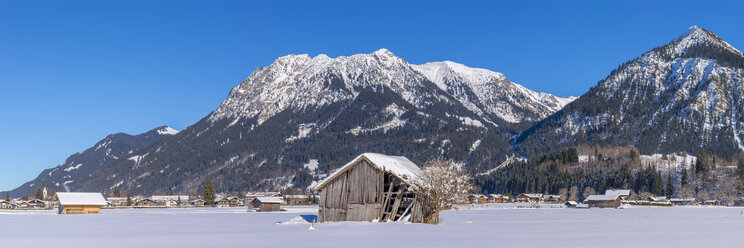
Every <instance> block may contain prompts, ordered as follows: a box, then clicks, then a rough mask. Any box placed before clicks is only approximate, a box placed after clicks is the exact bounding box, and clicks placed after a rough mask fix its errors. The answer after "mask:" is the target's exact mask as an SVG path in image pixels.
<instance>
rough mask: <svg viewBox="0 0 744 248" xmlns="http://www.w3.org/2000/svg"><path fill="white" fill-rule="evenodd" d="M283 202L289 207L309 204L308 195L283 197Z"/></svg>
mask: <svg viewBox="0 0 744 248" xmlns="http://www.w3.org/2000/svg"><path fill="white" fill-rule="evenodd" d="M284 201H285V202H286V203H287V204H290V205H298V204H308V203H310V196H309V195H285V196H284Z"/></svg>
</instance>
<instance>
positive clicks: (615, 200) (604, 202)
mask: <svg viewBox="0 0 744 248" xmlns="http://www.w3.org/2000/svg"><path fill="white" fill-rule="evenodd" d="M621 201H622V196H620V195H615V194H611V195H590V196H589V197H587V198H586V199H584V203H585V204H587V205H589V208H619V207H620V202H621Z"/></svg>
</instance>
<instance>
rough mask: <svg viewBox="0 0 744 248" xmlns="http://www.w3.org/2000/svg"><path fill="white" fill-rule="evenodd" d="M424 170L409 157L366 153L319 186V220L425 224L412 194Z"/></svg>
mask: <svg viewBox="0 0 744 248" xmlns="http://www.w3.org/2000/svg"><path fill="white" fill-rule="evenodd" d="M419 175H421V169H419V167H418V166H416V164H414V163H413V162H411V161H410V160H408V159H407V158H406V157H399V156H388V155H384V154H378V153H364V154H361V155H359V156H357V157H356V158H354V160H352V161H351V162H349V163H347V164H346V165H344V166H342V167H341V168H339V169H338V170H337V171H336V172H334V173H333V174H331V175H330V176H329V177H328V178H326V179H325V180H323V181H322V182H320V183H318V186H316V187H315V191H316V192H319V193H320V199H319V202H318V221H319V222H328V221H373V220H377V221H380V222H382V221H399V220H409V221H411V222H415V223H421V222H423V221H424V216H425V215H426V213H427V212H426V211H430V210H429V208H428V207H427V206H425V204H424V203H423V200H422V199H419V198H417V197H416V194H415V193H413V192H412V185H413V181H414V180H416V178H417V177H418V176H419Z"/></svg>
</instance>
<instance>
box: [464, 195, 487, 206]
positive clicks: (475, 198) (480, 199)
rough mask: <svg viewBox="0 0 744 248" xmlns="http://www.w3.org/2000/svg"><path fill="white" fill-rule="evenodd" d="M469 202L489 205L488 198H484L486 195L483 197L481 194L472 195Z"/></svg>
mask: <svg viewBox="0 0 744 248" xmlns="http://www.w3.org/2000/svg"><path fill="white" fill-rule="evenodd" d="M468 201H469V202H470V203H474V204H477V203H487V202H488V198H487V197H486V196H484V195H481V194H471V195H469V196H468Z"/></svg>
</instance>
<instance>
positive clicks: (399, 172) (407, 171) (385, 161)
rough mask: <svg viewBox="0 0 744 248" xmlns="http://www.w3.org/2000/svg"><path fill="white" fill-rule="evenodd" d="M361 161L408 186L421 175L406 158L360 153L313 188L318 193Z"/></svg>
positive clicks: (419, 170) (418, 169)
mask: <svg viewBox="0 0 744 248" xmlns="http://www.w3.org/2000/svg"><path fill="white" fill-rule="evenodd" d="M361 160H366V161H367V162H369V164H370V165H372V166H373V167H375V168H377V169H378V170H381V171H384V172H389V173H391V174H392V175H394V176H395V177H398V178H400V179H401V180H403V181H404V182H406V183H409V184H410V183H411V182H412V180H415V179H416V178H418V177H419V175H421V169H420V168H419V167H418V166H417V165H416V164H414V163H413V162H411V160H408V158H406V157H403V156H389V155H385V154H379V153H362V154H361V155H359V156H357V157H356V158H354V159H353V160H351V162H349V163H347V164H346V165H344V166H342V167H341V168H339V169H338V170H336V172H334V173H333V174H331V175H330V176H328V177H327V178H326V179H324V180H323V181H321V182H320V183H318V186H316V187H315V191H318V190H320V189H322V188H323V187H325V185H326V184H327V183H328V182H330V181H333V179H335V178H336V177H338V176H339V175H342V174H343V173H344V172H345V171H347V170H349V169H350V168H351V167H352V166H354V165H355V164H357V163H358V162H359V161H361Z"/></svg>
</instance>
